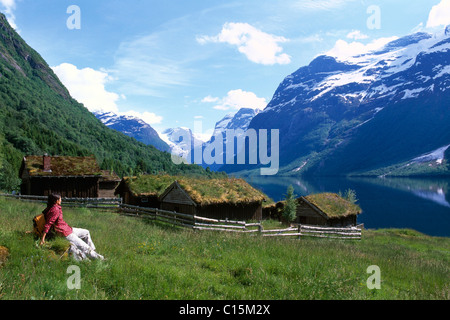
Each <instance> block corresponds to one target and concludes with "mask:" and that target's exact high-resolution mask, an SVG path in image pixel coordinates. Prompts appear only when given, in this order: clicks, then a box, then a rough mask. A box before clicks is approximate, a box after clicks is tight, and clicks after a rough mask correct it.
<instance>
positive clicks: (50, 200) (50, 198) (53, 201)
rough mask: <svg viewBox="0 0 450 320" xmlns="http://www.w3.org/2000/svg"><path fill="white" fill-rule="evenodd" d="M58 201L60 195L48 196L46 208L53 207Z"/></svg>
mask: <svg viewBox="0 0 450 320" xmlns="http://www.w3.org/2000/svg"><path fill="white" fill-rule="evenodd" d="M59 199H61V195H59V194H56V193H51V194H49V195H48V200H47V207H53V206H54V205H55V204H56V202H57V201H58V200H59Z"/></svg>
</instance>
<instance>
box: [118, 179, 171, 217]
mask: <svg viewBox="0 0 450 320" xmlns="http://www.w3.org/2000/svg"><path fill="white" fill-rule="evenodd" d="M175 179H176V178H175V177H173V176H169V175H141V176H138V177H124V178H123V179H122V181H121V182H120V183H119V185H118V186H117V188H116V191H115V195H119V196H120V197H121V198H122V202H123V203H124V204H129V205H133V206H139V207H146V208H158V209H159V208H160V206H161V203H160V201H159V197H160V195H161V194H162V193H163V192H164V191H165V190H166V189H167V188H168V187H169V186H170V185H171V184H172V183H173V182H174V181H175Z"/></svg>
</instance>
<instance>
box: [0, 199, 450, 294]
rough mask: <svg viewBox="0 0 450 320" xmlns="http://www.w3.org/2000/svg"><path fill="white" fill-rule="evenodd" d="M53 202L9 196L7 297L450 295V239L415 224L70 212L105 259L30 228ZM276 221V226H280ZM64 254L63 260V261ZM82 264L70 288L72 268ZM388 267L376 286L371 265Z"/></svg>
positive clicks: (4, 209) (2, 238) (5, 216)
mask: <svg viewBox="0 0 450 320" xmlns="http://www.w3.org/2000/svg"><path fill="white" fill-rule="evenodd" d="M42 210H43V205H40V204H34V203H25V202H19V201H16V200H7V199H4V198H1V197H0V246H4V247H6V248H7V249H8V251H9V256H8V258H7V259H6V261H5V262H4V263H2V262H1V261H2V260H0V299H3V300H29V299H37V300H42V299H49V300H50V299H55V300H122V299H124V300H140V299H143V300H311V299H315V300H316V299H319V300H325V299H326V300H330V299H331V300H342V299H345V300H356V299H358V300H360V299H362V300H366V299H377V300H378V299H389V300H398V299H399V300H415V299H424V300H430V299H433V300H448V299H449V298H450V295H449V284H450V281H449V280H450V279H449V274H450V273H449V271H450V268H449V267H450V264H449V257H450V239H449V238H436V237H429V236H426V235H423V234H420V233H418V232H416V231H412V230H365V231H364V232H363V240H362V241H338V240H337V241H333V240H319V239H304V240H294V239H281V238H279V239H278V238H277V239H275V238H262V237H260V236H254V235H253V236H251V235H238V234H234V233H216V232H199V231H191V230H184V229H177V228H174V227H171V226H168V225H163V224H156V223H153V222H149V221H146V220H143V219H137V218H132V217H125V216H121V215H119V214H117V213H115V212H105V211H95V210H88V209H68V208H63V210H64V217H65V220H66V221H67V222H68V223H69V224H70V225H72V226H75V227H80V228H87V229H89V230H90V231H91V235H92V238H93V240H94V242H95V244H96V246H97V249H98V252H99V253H100V254H102V255H104V256H105V257H106V258H107V260H105V261H85V262H75V261H74V260H73V259H71V258H68V257H67V256H64V255H63V253H64V250H65V247H66V242H65V240H64V239H62V238H59V239H56V240H53V241H51V242H49V243H48V246H47V247H44V248H39V247H37V246H36V239H34V238H33V236H32V235H30V234H26V231H29V230H31V228H32V223H31V220H32V218H33V217H34V216H35V215H36V214H38V213H40V212H41V211H42ZM273 224H274V223H273V222H272V225H273ZM61 256H62V257H61ZM72 265H75V266H78V267H79V268H80V274H81V289H79V290H77V289H75V290H70V289H69V288H68V286H67V280H68V279H69V277H70V276H71V274H70V273H68V268H69V267H70V266H72ZM372 265H377V266H379V268H380V271H381V289H379V290H377V289H373V290H370V289H368V287H367V284H366V283H367V279H368V278H369V277H370V276H371V274H368V273H367V268H368V267H369V266H372Z"/></svg>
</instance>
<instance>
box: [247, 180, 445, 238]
mask: <svg viewBox="0 0 450 320" xmlns="http://www.w3.org/2000/svg"><path fill="white" fill-rule="evenodd" d="M245 179H246V180H247V181H248V182H249V183H250V184H252V185H253V186H254V187H256V188H258V189H260V190H262V191H263V192H265V193H266V194H267V195H268V196H270V197H271V198H272V199H273V200H275V201H279V200H283V199H284V197H285V194H286V190H287V188H288V187H289V185H292V186H293V187H294V189H295V193H296V194H297V195H298V196H305V195H308V194H314V193H321V192H335V193H338V192H339V191H341V192H342V194H344V193H345V191H346V190H347V189H352V190H355V191H356V196H357V198H358V202H357V203H358V204H359V205H360V207H361V208H362V210H363V213H362V214H361V215H360V216H359V217H358V223H364V226H365V228H368V229H380V228H410V229H414V230H417V231H420V232H422V233H425V234H428V235H432V236H445V237H450V178H420V179H416V178H414V179H412V178H383V179H382V178H290V177H289V178H288V177H248V178H245Z"/></svg>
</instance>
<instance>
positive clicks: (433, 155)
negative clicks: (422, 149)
mask: <svg viewBox="0 0 450 320" xmlns="http://www.w3.org/2000/svg"><path fill="white" fill-rule="evenodd" d="M448 148H450V144H449V145H446V146H443V147H441V148H438V149H436V150H434V151H431V152H430V153H427V154H424V155H421V156H420V157H417V158H415V159H413V160H412V162H415V163H423V162H431V161H435V162H436V163H437V164H442V162H443V161H444V157H445V151H447V149H448Z"/></svg>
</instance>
